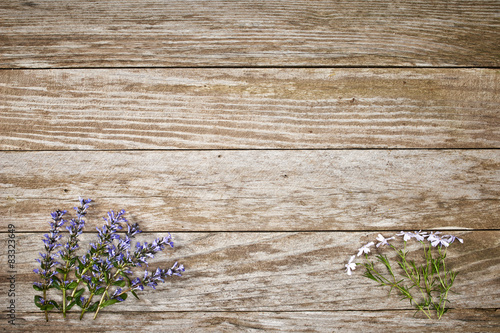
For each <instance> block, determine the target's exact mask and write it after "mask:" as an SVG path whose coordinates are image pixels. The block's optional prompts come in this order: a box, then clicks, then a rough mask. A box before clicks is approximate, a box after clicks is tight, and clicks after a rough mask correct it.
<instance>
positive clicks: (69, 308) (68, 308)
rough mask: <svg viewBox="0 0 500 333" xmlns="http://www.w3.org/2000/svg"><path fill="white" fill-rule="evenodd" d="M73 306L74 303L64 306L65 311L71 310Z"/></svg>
mask: <svg viewBox="0 0 500 333" xmlns="http://www.w3.org/2000/svg"><path fill="white" fill-rule="evenodd" d="M75 304H76V302H75V301H73V302H71V303H69V304H68V305H67V306H66V311H69V310H71V308H72V307H73V306H74V305H75Z"/></svg>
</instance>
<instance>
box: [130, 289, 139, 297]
mask: <svg viewBox="0 0 500 333" xmlns="http://www.w3.org/2000/svg"><path fill="white" fill-rule="evenodd" d="M130 292H131V293H132V295H134V297H135V298H137V299H139V296H137V294H136V293H135V291H133V290H131V291H130Z"/></svg>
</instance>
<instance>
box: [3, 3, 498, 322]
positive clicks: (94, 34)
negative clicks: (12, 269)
mask: <svg viewBox="0 0 500 333" xmlns="http://www.w3.org/2000/svg"><path fill="white" fill-rule="evenodd" d="M499 13H500V3H499V2H498V1H478V0H476V1H469V0H463V1H431V0H420V1H388V0H373V1H370V0H368V1H351V0H349V1H326V0H318V1H305V0H303V1H300V0H293V1H292V0H287V1H284V0H283V1H279V0H266V1H257V0H247V1H218V0H212V1H194V0H193V1H189V0H178V1H165V0H145V1H118V0H105V1H88V0H83V1H82V0H78V1H77V0H64V1H62V0H33V1H24V0H22V1H18V0H4V1H2V2H1V3H0V68H1V70H0V150H1V151H0V167H1V169H0V187H1V192H0V225H1V227H2V228H1V233H0V238H1V242H2V247H1V248H0V272H1V273H0V306H1V308H2V319H1V322H0V329H1V330H2V331H30V332H36V331H40V332H44V331H52V332H56V331H57V332H63V331H68V332H74V331H86V332H102V331H110V332H122V331H124V330H131V331H140V332H146V331H151V330H156V331H167V330H168V331H180V332H209V331H213V332H256V331H283V332H295V331H297V332H336V331H352V332H360V331H370V332H388V331H389V332H408V331H410V330H414V331H427V330H433V331H436V332H439V331H442V332H448V331H454V332H493V331H494V332H499V331H500V314H499V308H500V306H499V305H500V288H499V287H500V227H499V221H500V219H499V215H500V214H499V213H500V206H499V198H500V150H498V149H499V148H500V113H499V110H500V84H499V83H500V46H499V45H500V43H499V41H500V38H499V37H500V20H499ZM79 195H81V196H84V197H90V198H92V199H93V200H94V201H95V204H94V205H93V206H92V208H91V210H90V213H89V215H88V223H87V230H88V231H89V233H87V234H85V240H86V242H90V241H91V240H92V239H93V237H95V236H94V235H93V233H92V232H91V231H92V230H93V229H95V227H96V226H97V225H99V224H100V223H101V221H102V220H100V216H103V215H104V214H105V212H106V211H107V210H108V209H115V210H119V209H122V208H123V209H125V210H127V212H128V215H127V216H128V218H129V220H130V221H131V222H139V223H140V224H141V226H142V227H143V228H144V230H145V231H146V232H145V233H144V234H143V235H142V239H152V238H154V237H155V236H160V235H164V234H165V233H166V232H167V231H170V232H172V234H173V236H174V240H175V244H176V247H175V248H174V249H173V250H168V251H166V252H167V253H165V255H163V256H159V257H158V260H157V261H156V262H155V267H156V266H166V265H170V264H172V263H173V262H174V261H176V260H178V261H179V262H182V263H184V265H185V266H186V273H185V275H184V276H183V277H182V278H179V279H172V280H171V281H169V282H168V284H166V285H161V286H160V288H159V289H158V290H157V291H156V292H155V293H153V292H151V291H146V292H144V295H143V297H142V298H141V300H139V301H137V300H133V299H131V300H127V301H126V303H125V304H121V305H115V306H112V307H109V308H106V309H104V310H103V312H102V314H101V315H100V317H98V319H97V320H95V321H91V320H90V319H91V318H90V317H89V318H86V319H85V320H84V321H83V322H80V321H79V320H78V319H77V317H78V315H77V314H76V313H70V315H69V317H68V318H67V319H66V320H63V319H62V318H61V317H62V316H60V315H59V314H52V315H51V316H50V319H51V321H50V322H49V323H48V324H47V323H45V321H44V319H43V315H42V313H41V312H39V311H37V309H36V307H35V306H34V304H33V296H34V295H35V291H34V290H33V289H32V288H31V284H32V282H33V281H34V280H35V279H36V276H35V275H34V274H33V273H32V270H33V268H35V266H36V265H35V264H36V262H35V261H34V260H35V258H36V257H37V252H38V251H41V250H42V242H41V237H42V235H43V233H44V232H45V231H46V230H47V221H49V213H50V211H52V210H55V209H57V208H61V209H71V207H73V206H75V205H76V199H77V197H78V196H79ZM8 224H14V225H15V228H16V241H17V248H16V251H17V252H16V269H17V273H16V298H15V300H16V316H17V319H16V324H17V325H16V326H12V325H9V324H8V323H7V318H6V314H7V310H6V306H7V305H8V301H9V300H10V298H9V297H7V293H8V289H9V283H8V280H7V278H8V274H7V273H6V269H7V239H8V238H7V225H8ZM419 229H426V230H430V229H432V230H444V231H446V232H451V233H454V234H456V235H459V236H460V237H463V238H464V240H465V243H464V244H463V245H456V244H453V246H452V248H450V251H449V260H450V265H451V266H452V267H453V268H454V269H456V270H459V271H460V274H459V275H458V277H457V280H456V282H455V285H456V291H457V292H458V294H453V295H451V296H450V300H451V301H452V303H451V308H452V309H451V310H450V312H449V313H447V314H446V315H445V317H444V318H443V319H442V320H441V321H439V322H436V321H429V320H427V319H424V318H423V317H422V316H421V315H417V316H416V317H412V315H413V312H414V311H413V310H412V308H411V307H410V306H409V304H407V303H406V302H399V301H398V299H399V298H398V297H396V296H392V297H389V298H388V297H386V290H384V289H379V288H375V287H374V284H373V283H371V282H370V281H368V280H367V279H366V278H363V277H362V276H361V273H362V270H360V269H358V270H357V271H356V272H355V273H356V274H354V275H353V276H351V277H348V276H347V275H346V274H345V273H344V264H345V263H346V262H347V260H348V258H349V256H350V255H352V254H354V253H355V252H356V249H357V248H358V247H360V246H361V245H363V244H364V243H366V242H367V241H370V240H373V239H374V238H375V237H376V235H377V234H378V233H379V232H383V233H384V234H385V235H387V236H388V235H391V234H393V233H394V232H397V231H400V230H419ZM365 280H366V281H365ZM127 327H128V328H127Z"/></svg>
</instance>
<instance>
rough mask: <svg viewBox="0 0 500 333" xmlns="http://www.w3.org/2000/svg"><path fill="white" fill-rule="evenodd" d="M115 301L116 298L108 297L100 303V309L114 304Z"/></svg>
mask: <svg viewBox="0 0 500 333" xmlns="http://www.w3.org/2000/svg"><path fill="white" fill-rule="evenodd" d="M116 302H118V300H117V299H108V300H107V301H105V302H103V303H102V304H101V309H102V308H105V307H107V306H108V305H112V304H115V303H116Z"/></svg>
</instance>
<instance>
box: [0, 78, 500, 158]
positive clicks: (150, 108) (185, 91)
mask: <svg viewBox="0 0 500 333" xmlns="http://www.w3.org/2000/svg"><path fill="white" fill-rule="evenodd" d="M499 83H500V72H499V71H498V70H486V69H444V70H443V69H182V70H180V69H177V70H174V69H170V70H145V69H143V70H123V69H122V70H34V71H30V70H28V71H0V96H1V100H2V102H0V149H4V150H17V149H24V150H26V149H28V150H32V149H34V150H43V149H51V150H52V149H56V150H64V149H84V150H89V149H90V150H91V149H166V148H167V149H185V148H192V149H200V148H201V149H221V148H223V149H227V148H230V149H235V148H287V149H288V148H295V149H296V148H353V147H354V148H359V147H361V148H381V147H404V148H415V147H416V148H491V147H497V148H498V147H500V113H499V109H500V98H499V97H500V84H499Z"/></svg>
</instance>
